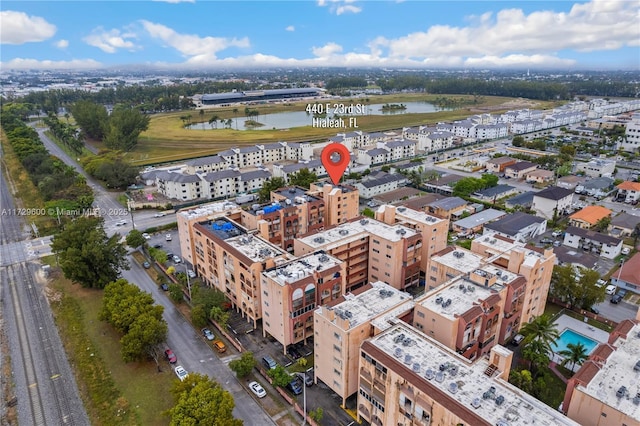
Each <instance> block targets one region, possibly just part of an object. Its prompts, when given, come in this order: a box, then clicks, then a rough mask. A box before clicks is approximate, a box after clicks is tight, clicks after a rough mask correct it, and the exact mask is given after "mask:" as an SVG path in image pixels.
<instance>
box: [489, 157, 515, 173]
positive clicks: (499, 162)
mask: <svg viewBox="0 0 640 426" xmlns="http://www.w3.org/2000/svg"><path fill="white" fill-rule="evenodd" d="M517 162H518V160H517V159H515V158H511V157H496V158H492V159H491V160H488V161H487V172H489V173H496V174H499V173H504V170H505V169H506V168H507V167H509V166H511V165H513V164H516V163H517Z"/></svg>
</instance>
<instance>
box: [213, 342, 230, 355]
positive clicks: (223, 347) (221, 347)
mask: <svg viewBox="0 0 640 426" xmlns="http://www.w3.org/2000/svg"><path fill="white" fill-rule="evenodd" d="M213 346H214V347H215V348H216V350H217V351H218V352H220V353H223V352H226V351H227V346H226V345H225V344H224V342H223V341H222V340H214V341H213Z"/></svg>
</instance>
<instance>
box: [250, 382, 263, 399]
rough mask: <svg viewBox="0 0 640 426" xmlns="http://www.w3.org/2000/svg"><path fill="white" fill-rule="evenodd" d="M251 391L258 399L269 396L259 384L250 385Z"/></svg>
mask: <svg viewBox="0 0 640 426" xmlns="http://www.w3.org/2000/svg"><path fill="white" fill-rule="evenodd" d="M249 389H251V392H253V393H254V395H255V396H257V397H258V398H264V397H265V396H267V392H266V391H265V390H264V388H263V387H262V386H261V385H260V383H258V382H251V383H249Z"/></svg>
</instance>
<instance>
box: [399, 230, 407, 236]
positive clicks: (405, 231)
mask: <svg viewBox="0 0 640 426" xmlns="http://www.w3.org/2000/svg"><path fill="white" fill-rule="evenodd" d="M406 233H407V230H406V229H396V234H399V235H404V234H406Z"/></svg>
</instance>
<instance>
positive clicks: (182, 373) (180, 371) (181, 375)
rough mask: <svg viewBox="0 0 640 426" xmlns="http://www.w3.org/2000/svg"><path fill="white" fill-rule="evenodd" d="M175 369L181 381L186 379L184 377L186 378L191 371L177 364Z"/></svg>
mask: <svg viewBox="0 0 640 426" xmlns="http://www.w3.org/2000/svg"><path fill="white" fill-rule="evenodd" d="M174 371H175V372H176V376H178V379H180V381H184V379H186V378H187V376H188V375H189V373H187V370H185V369H184V367H183V366H181V365H179V366H177V367H176V368H175V369H174Z"/></svg>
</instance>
